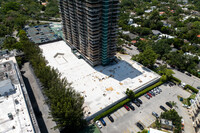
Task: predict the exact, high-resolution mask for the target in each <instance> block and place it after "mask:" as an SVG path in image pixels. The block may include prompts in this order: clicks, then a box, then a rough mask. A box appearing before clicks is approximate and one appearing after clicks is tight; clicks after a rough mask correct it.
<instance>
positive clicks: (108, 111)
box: [94, 98, 131, 121]
mask: <svg viewBox="0 0 200 133" xmlns="http://www.w3.org/2000/svg"><path fill="white" fill-rule="evenodd" d="M130 101H131V99H129V98H127V99H125V100H124V101H121V102H120V103H118V104H116V105H115V106H113V107H112V108H110V109H108V110H106V111H105V112H103V113H101V114H100V115H98V116H96V117H95V118H94V121H96V120H98V119H100V118H102V117H105V116H106V115H108V114H111V113H112V112H114V111H115V110H117V109H118V108H120V107H122V106H123V105H124V104H126V103H128V102H130Z"/></svg>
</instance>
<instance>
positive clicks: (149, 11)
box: [144, 9, 153, 13]
mask: <svg viewBox="0 0 200 133" xmlns="http://www.w3.org/2000/svg"><path fill="white" fill-rule="evenodd" d="M152 11H153V9H148V10H145V11H144V12H145V13H151V12H152Z"/></svg>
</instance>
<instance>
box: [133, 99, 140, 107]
mask: <svg viewBox="0 0 200 133" xmlns="http://www.w3.org/2000/svg"><path fill="white" fill-rule="evenodd" d="M132 102H133V103H134V104H135V105H136V106H138V107H140V103H139V102H138V101H137V100H136V99H134V100H133V101H132Z"/></svg>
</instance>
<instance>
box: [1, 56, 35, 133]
mask: <svg viewBox="0 0 200 133" xmlns="http://www.w3.org/2000/svg"><path fill="white" fill-rule="evenodd" d="M11 59H12V60H14V62H16V60H15V58H14V57H11ZM4 61H7V60H1V62H4ZM13 70H15V69H13ZM0 82H1V81H0ZM14 87H15V88H16V92H15V93H14V94H11V95H9V96H8V97H3V96H1V97H0V114H1V115H0V133H34V130H33V126H32V123H31V119H30V116H29V112H28V110H27V106H26V103H25V99H24V96H23V93H22V88H21V85H20V84H14ZM15 100H17V101H18V102H19V103H15ZM8 113H11V114H12V115H13V120H10V119H9V118H8Z"/></svg>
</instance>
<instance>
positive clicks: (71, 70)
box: [40, 41, 159, 117]
mask: <svg viewBox="0 0 200 133" xmlns="http://www.w3.org/2000/svg"><path fill="white" fill-rule="evenodd" d="M40 48H41V49H42V51H43V55H44V56H45V58H46V60H47V61H48V62H49V64H48V65H50V66H52V67H54V68H56V69H58V71H59V72H60V73H61V74H62V77H66V78H67V80H68V81H69V82H72V86H73V87H74V89H75V90H76V91H78V92H80V93H81V95H82V96H83V97H84V98H85V103H84V106H85V107H86V108H85V111H86V112H87V114H85V116H86V117H89V116H91V115H92V114H94V113H96V112H98V111H100V110H101V109H103V108H105V107H107V106H108V105H110V104H112V103H114V102H116V101H118V100H119V99H121V98H123V97H125V93H124V92H125V91H126V89H127V88H129V89H133V90H134V89H136V88H137V87H139V86H141V85H143V84H145V83H147V82H150V81H152V80H154V79H155V78H158V77H159V76H158V75H157V74H155V73H153V72H151V71H149V70H146V69H144V67H143V66H142V65H140V64H138V63H137V62H134V61H131V60H130V58H131V57H130V56H128V55H124V56H121V58H122V60H121V61H120V62H118V63H117V64H115V65H112V66H106V67H103V66H97V67H91V66H90V65H89V64H88V63H86V62H85V61H84V60H83V59H78V58H77V57H76V56H75V55H74V54H73V53H72V52H71V49H70V47H69V46H68V45H66V43H65V42H64V41H58V42H53V43H49V44H45V45H40ZM56 53H64V55H59V56H57V57H56V58H54V55H55V54H56ZM89 112H90V113H89Z"/></svg>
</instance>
